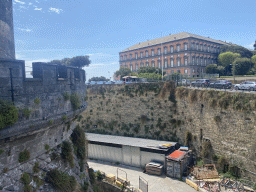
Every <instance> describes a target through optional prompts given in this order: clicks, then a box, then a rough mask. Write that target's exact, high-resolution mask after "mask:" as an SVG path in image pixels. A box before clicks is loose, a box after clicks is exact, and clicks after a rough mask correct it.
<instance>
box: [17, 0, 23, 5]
mask: <svg viewBox="0 0 256 192" xmlns="http://www.w3.org/2000/svg"><path fill="white" fill-rule="evenodd" d="M14 1H15V2H16V3H20V4H22V5H24V4H25V2H23V1H19V0H14Z"/></svg>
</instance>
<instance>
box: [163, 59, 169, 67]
mask: <svg viewBox="0 0 256 192" xmlns="http://www.w3.org/2000/svg"><path fill="white" fill-rule="evenodd" d="M167 67H168V60H167V59H165V60H164V68H167Z"/></svg>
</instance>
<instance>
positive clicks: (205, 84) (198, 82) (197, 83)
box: [191, 79, 210, 87]
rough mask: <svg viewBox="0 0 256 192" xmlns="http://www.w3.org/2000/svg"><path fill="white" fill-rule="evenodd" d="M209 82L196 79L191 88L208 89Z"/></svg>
mask: <svg viewBox="0 0 256 192" xmlns="http://www.w3.org/2000/svg"><path fill="white" fill-rule="evenodd" d="M209 85H210V80H209V79H198V80H196V81H193V82H191V86H192V87H209Z"/></svg>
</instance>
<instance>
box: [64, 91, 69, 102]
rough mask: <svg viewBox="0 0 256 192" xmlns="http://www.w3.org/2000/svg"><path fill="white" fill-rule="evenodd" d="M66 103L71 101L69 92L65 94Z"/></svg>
mask: <svg viewBox="0 0 256 192" xmlns="http://www.w3.org/2000/svg"><path fill="white" fill-rule="evenodd" d="M63 97H64V101H68V100H69V99H70V95H69V93H68V92H65V93H63Z"/></svg>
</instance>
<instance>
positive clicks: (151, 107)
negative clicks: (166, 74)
mask: <svg viewBox="0 0 256 192" xmlns="http://www.w3.org/2000/svg"><path fill="white" fill-rule="evenodd" d="M87 91H88V95H87V97H88V104H89V105H88V108H87V110H86V111H85V112H83V113H82V116H81V117H80V124H81V126H82V127H83V128H84V129H85V130H86V131H87V132H95V133H102V134H115V135H124V136H136V137H143V138H151V139H160V140H169V141H179V143H180V144H182V145H184V144H186V145H189V146H190V147H191V148H192V149H193V150H194V152H195V154H196V155H197V157H201V158H203V159H204V161H205V162H209V163H210V162H214V159H215V160H216V158H220V157H221V156H223V157H225V159H226V160H227V161H228V163H230V164H231V163H232V164H234V165H236V166H238V167H240V168H241V169H240V171H241V174H242V175H244V176H247V177H248V178H249V179H251V178H253V177H255V176H254V174H253V173H251V172H254V173H255V172H256V161H255V159H256V142H255V141H256V140H255V138H256V128H255V121H256V114H255V112H256V105H255V104H256V102H255V94H252V93H250V94H246V93H240V94H236V93H227V92H219V91H214V90H194V89H185V88H175V87H174V85H172V84H171V83H166V84H164V83H158V84H130V85H110V86H108V85H100V86H91V87H88V90H87ZM247 170H248V171H247ZM249 171H251V172H249Z"/></svg>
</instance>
